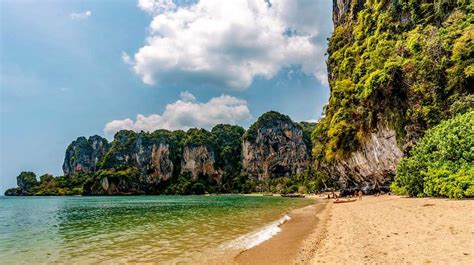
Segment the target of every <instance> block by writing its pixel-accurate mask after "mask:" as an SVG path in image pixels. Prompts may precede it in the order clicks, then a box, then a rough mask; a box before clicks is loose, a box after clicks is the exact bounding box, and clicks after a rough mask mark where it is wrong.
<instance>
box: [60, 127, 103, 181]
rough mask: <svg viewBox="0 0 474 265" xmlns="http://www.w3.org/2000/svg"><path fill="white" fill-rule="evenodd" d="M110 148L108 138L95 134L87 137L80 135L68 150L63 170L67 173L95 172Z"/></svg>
mask: <svg viewBox="0 0 474 265" xmlns="http://www.w3.org/2000/svg"><path fill="white" fill-rule="evenodd" d="M107 149H108V142H107V139H105V138H102V137H100V136H98V135H94V136H91V137H89V139H86V138H85V137H79V138H77V140H76V141H73V142H72V143H71V144H70V145H69V146H68V148H67V150H66V155H65V157H64V163H63V172H64V174H65V175H68V174H75V173H86V174H88V173H93V172H95V171H96V170H97V169H98V162H99V161H100V160H101V159H102V158H103V156H104V155H105V153H106V152H107Z"/></svg>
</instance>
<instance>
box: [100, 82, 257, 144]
mask: <svg viewBox="0 0 474 265" xmlns="http://www.w3.org/2000/svg"><path fill="white" fill-rule="evenodd" d="M180 97H181V98H180V99H179V100H177V101H176V102H174V103H171V104H168V105H166V107H165V111H164V112H163V113H162V114H151V115H148V116H145V115H142V114H138V115H137V117H136V119H135V121H134V120H132V119H123V120H113V121H111V122H109V123H107V124H106V125H105V128H104V133H105V135H107V136H111V135H113V134H115V133H116V132H117V131H119V130H134V131H155V130H157V129H168V130H178V129H182V130H187V129H189V128H193V127H199V128H205V129H211V128H212V127H213V126H214V125H216V124H219V123H230V124H237V123H239V122H241V121H244V120H247V119H249V118H251V115H250V111H249V109H248V106H247V102H246V101H245V100H242V99H238V98H235V97H232V96H229V95H221V96H219V97H214V98H211V99H210V100H209V101H208V102H205V103H201V102H197V101H196V98H195V97H194V95H193V94H191V93H189V92H187V91H185V92H182V93H181V95H180Z"/></svg>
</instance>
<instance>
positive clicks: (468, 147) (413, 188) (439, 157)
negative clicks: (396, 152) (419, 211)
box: [392, 110, 474, 198]
mask: <svg viewBox="0 0 474 265" xmlns="http://www.w3.org/2000/svg"><path fill="white" fill-rule="evenodd" d="M392 190H393V191H394V192H395V193H399V194H406V195H410V196H446V197H450V198H463V197H474V110H471V111H470V112H467V113H465V114H462V115H458V116H456V117H454V118H452V119H449V120H446V121H443V122H441V123H440V124H439V125H437V126H435V127H433V128H432V129H430V130H428V131H427V132H426V134H425V136H424V138H423V139H422V140H421V141H420V142H419V143H418V144H417V145H416V146H415V148H414V149H413V150H412V151H411V152H410V157H408V158H404V159H402V160H401V162H400V164H399V165H398V168H397V175H396V176H395V181H394V182H393V184H392Z"/></svg>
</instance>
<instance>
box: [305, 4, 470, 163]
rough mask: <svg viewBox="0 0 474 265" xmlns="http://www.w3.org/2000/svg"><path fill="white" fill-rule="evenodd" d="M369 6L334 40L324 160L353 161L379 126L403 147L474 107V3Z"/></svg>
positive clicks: (320, 128) (318, 137)
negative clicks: (350, 157)
mask: <svg viewBox="0 0 474 265" xmlns="http://www.w3.org/2000/svg"><path fill="white" fill-rule="evenodd" d="M364 2H365V6H364V8H363V9H362V10H361V11H360V12H359V13H358V15H357V17H356V18H355V19H354V20H352V21H351V20H350V19H349V21H348V22H345V23H341V24H340V25H338V26H337V27H336V28H335V29H334V33H333V35H332V37H331V39H330V41H329V47H328V53H329V58H328V70H329V83H330V87H331V95H330V100H329V103H328V105H327V107H326V109H325V115H326V116H325V117H324V118H323V119H322V120H321V121H320V122H319V123H318V124H317V127H316V129H315V130H314V133H313V135H312V138H313V144H314V148H313V156H314V158H315V159H317V160H319V161H332V160H335V159H339V158H343V157H345V156H346V155H347V154H349V153H350V152H351V151H353V150H355V149H356V148H357V147H358V146H359V143H360V142H361V141H362V140H363V139H364V138H365V137H366V135H367V134H368V132H370V131H371V130H373V129H375V128H377V127H378V126H389V127H391V128H393V129H394V130H395V131H396V132H397V138H398V140H399V143H401V144H402V143H404V142H408V141H413V140H416V139H418V138H420V137H421V136H422V135H423V132H424V131H425V130H426V129H428V128H431V127H433V126H435V125H436V124H438V123H439V122H440V121H442V120H444V119H449V118H451V117H453V116H455V115H457V114H460V113H464V112H466V111H467V110H469V109H470V108H472V107H474V104H473V103H474V100H473V95H472V88H473V84H474V83H473V80H474V41H473V39H474V2H472V1H464V0H459V1H455V0H425V1H421V0H367V1H364ZM353 3H355V2H354V1H353Z"/></svg>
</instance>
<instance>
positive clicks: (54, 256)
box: [0, 195, 313, 264]
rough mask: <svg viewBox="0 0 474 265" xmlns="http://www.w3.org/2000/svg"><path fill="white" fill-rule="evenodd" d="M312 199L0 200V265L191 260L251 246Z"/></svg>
mask: <svg viewBox="0 0 474 265" xmlns="http://www.w3.org/2000/svg"><path fill="white" fill-rule="evenodd" d="M312 203H313V201H312V200H310V199H292V198H283V197H277V196H243V195H222V196H91V197H88V196H77V197H0V263H1V264H18V263H22V264H37V263H77V264H91V263H94V264H95V263H163V264H180V263H196V262H198V261H200V260H201V261H204V260H206V259H208V258H210V257H218V256H219V255H224V254H225V253H226V252H230V251H240V250H244V249H248V248H251V247H253V246H256V245H258V244H260V243H262V242H264V241H265V240H267V239H269V238H271V237H272V236H273V235H275V234H277V233H278V232H279V231H280V227H279V226H280V225H281V224H282V223H283V222H285V221H287V220H288V219H289V218H290V217H289V216H288V213H289V212H290V211H291V210H292V209H295V208H300V207H303V206H306V205H310V204H312Z"/></svg>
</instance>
